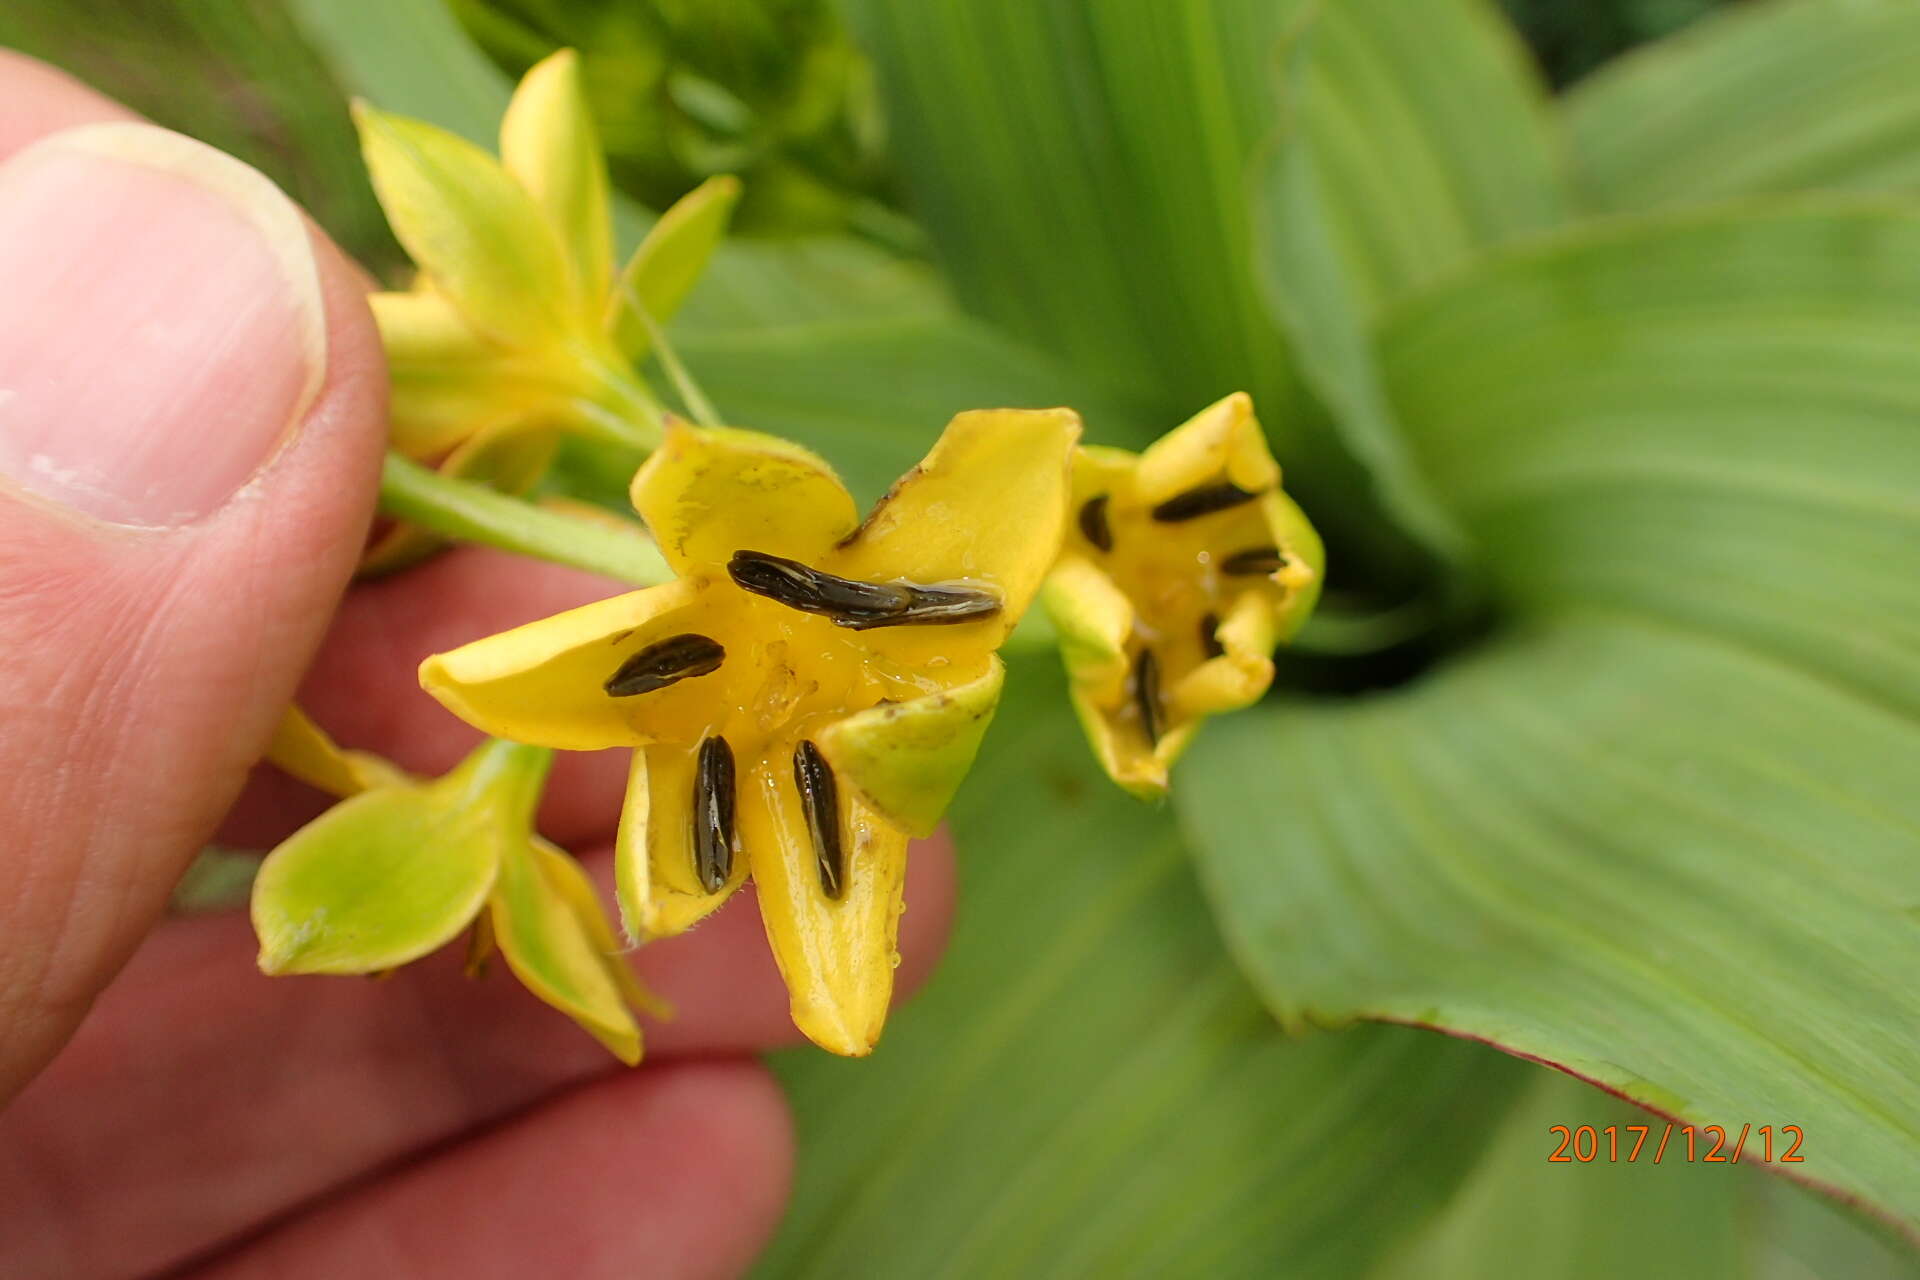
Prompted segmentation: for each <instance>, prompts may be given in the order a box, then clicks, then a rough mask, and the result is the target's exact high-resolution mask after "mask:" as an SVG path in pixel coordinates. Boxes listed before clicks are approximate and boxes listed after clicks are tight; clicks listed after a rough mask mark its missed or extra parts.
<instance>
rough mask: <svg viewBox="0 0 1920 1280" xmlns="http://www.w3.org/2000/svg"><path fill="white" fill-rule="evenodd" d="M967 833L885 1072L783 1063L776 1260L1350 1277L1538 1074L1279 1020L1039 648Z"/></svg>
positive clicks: (1442, 1193)
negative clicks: (952, 897) (792, 1131)
mask: <svg viewBox="0 0 1920 1280" xmlns="http://www.w3.org/2000/svg"><path fill="white" fill-rule="evenodd" d="M952 821H953V826H954V831H955V837H956V839H957V840H958V842H959V844H960V847H961V849H962V850H963V851H964V852H963V855H962V859H963V864H964V869H963V873H964V876H965V879H966V886H965V892H964V894H963V896H962V907H961V912H962V914H961V917H960V921H959V924H958V932H957V934H956V936H955V937H954V940H953V944H952V946H951V948H950V950H949V952H948V954H947V956H946V958H945V960H944V961H943V962H942V968H941V970H940V972H939V974H938V976H936V977H935V979H934V980H933V982H932V983H931V985H930V986H929V987H928V988H927V989H926V990H925V991H924V992H923V993H922V994H920V995H919V996H917V997H916V998H915V1000H914V1001H913V1002H912V1003H911V1004H910V1005H908V1006H907V1007H906V1008H904V1009H902V1010H900V1011H899V1012H897V1013H896V1014H895V1016H894V1019H893V1021H892V1022H891V1024H890V1025H889V1026H888V1028H887V1033H886V1036H885V1037H884V1038H883V1039H882V1041H881V1043H880V1046H879V1048H878V1050H876V1052H875V1055H874V1057H873V1058H872V1059H870V1060H869V1061H867V1062H865V1063H861V1064H858V1065H854V1064H850V1063H843V1062H840V1061H837V1060H833V1059H829V1058H826V1057H824V1056H822V1055H819V1054H813V1053H800V1054H787V1055H783V1056H782V1057H781V1058H779V1059H778V1060H777V1066H778V1068H779V1070H780V1072H781V1075H782V1076H783V1078H784V1079H785V1081H786V1083H787V1085H788V1088H789V1090H790V1092H791V1094H792V1097H793V1103H794V1111H795V1115H796V1117H797V1119H798V1122H799V1124H800V1152H801V1157H800V1158H801V1164H800V1168H799V1170H798V1174H797V1177H796V1181H795V1197H796V1198H795V1202H794V1205H793V1208H792V1211H791V1212H790V1213H789V1215H788V1218H787V1220H786V1223H785V1226H784V1228H783V1230H782V1233H781V1235H780V1236H779V1238H778V1239H777V1240H776V1241H775V1243H774V1245H773V1247H772V1249H771V1251H770V1253H769V1254H768V1256H767V1258H766V1259H765V1261H764V1263H763V1264H762V1267H761V1272H760V1273H761V1274H762V1275H764V1276H768V1277H773V1276H778V1277H797V1276H822V1277H827V1276H832V1277H840V1276H849V1275H871V1276H915V1277H926V1278H929V1280H931V1278H933V1277H972V1276H987V1275H1007V1276H1020V1277H1022V1278H1023V1280H1043V1278H1044V1277H1054V1276H1057V1277H1061V1278H1062V1280H1066V1278H1068V1277H1074V1278H1077V1277H1082V1276H1102V1277H1135V1276H1138V1277H1147V1276H1167V1275H1195V1276H1200V1275H1204V1276H1213V1277H1248V1278H1249V1280H1251V1278H1254V1277H1271V1276H1276V1275H1284V1276H1288V1277H1321V1276H1324V1277H1329V1280H1332V1278H1335V1277H1338V1278H1340V1280H1346V1278H1348V1277H1352V1276H1355V1275H1358V1274H1361V1273H1363V1271H1364V1270H1365V1268H1366V1266H1367V1265H1368V1263H1369V1262H1370V1261H1371V1260H1372V1259H1374V1258H1376V1257H1378V1256H1379V1255H1380V1254H1382V1253H1383V1252H1384V1251H1385V1250H1386V1249H1387V1248H1388V1247H1390V1246H1391V1244H1392V1243H1393V1242H1394V1241H1396V1240H1397V1239H1399V1238H1401V1237H1402V1236H1403V1235H1404V1234H1405V1233H1406V1232H1407V1231H1409V1230H1410V1229H1412V1228H1413V1227H1414V1226H1415V1225H1417V1224H1419V1223H1420V1222H1422V1221H1424V1220H1425V1218H1426V1217H1427V1216H1428V1215H1429V1214H1430V1213H1432V1212H1433V1211H1434V1210H1435V1209H1436V1208H1437V1207H1438V1206H1439V1205H1440V1204H1441V1203H1442V1202H1443V1201H1444V1200H1445V1198H1446V1196H1447V1195H1448V1194H1449V1193H1450V1191H1451V1189H1452V1187H1453V1186H1454V1184H1455V1182H1456V1180H1457V1179H1458V1178H1459V1177H1460V1176H1461V1175H1462V1174H1463V1173H1464V1172H1465V1170H1466V1169H1467V1168H1468V1167H1470V1165H1471V1163H1472V1161H1473V1159H1474V1156H1475V1154H1476V1152H1477V1151H1478V1150H1479V1148H1480V1147H1481V1145H1482V1143H1483V1141H1484V1139H1485V1137H1486V1135H1487V1134H1488V1132H1489V1130H1490V1127H1491V1126H1492V1125H1493V1123H1494V1122H1495V1121H1496V1120H1497V1118H1498V1117H1499V1116H1500V1115H1501V1114H1503V1112H1504V1110H1505V1107H1506V1104H1507V1102H1508V1100H1509V1099H1510V1098H1511V1097H1512V1095H1513V1091H1514V1089H1515V1087H1516V1085H1517V1084H1518V1082H1519V1081H1520V1080H1521V1079H1523V1078H1524V1076H1525V1075H1526V1074H1528V1073H1530V1072H1531V1071H1532V1070H1533V1069H1532V1068H1528V1067H1525V1066H1523V1065H1521V1064H1518V1063H1515V1062H1512V1061H1509V1060H1504V1059H1502V1058H1500V1057H1499V1056H1497V1055H1494V1054H1492V1053H1490V1052H1489V1051H1487V1050H1485V1049H1483V1048H1481V1047H1479V1046H1476V1045H1470V1044H1462V1043H1457V1042H1450V1041H1447V1040H1445V1039H1442V1038H1440V1037H1437V1036H1428V1035H1424V1034H1422V1033H1418V1032H1413V1031H1408V1030H1404V1029H1398V1028H1361V1029H1358V1030H1354V1031H1349V1032H1340V1033H1324V1034H1318V1035H1313V1036H1310V1037H1307V1038H1304V1039H1298V1040H1296V1039H1292V1038H1290V1037H1288V1036H1287V1035H1285V1034H1284V1033H1282V1032H1281V1031H1280V1030H1279V1029H1278V1028H1277V1027H1275V1025H1274V1024H1273V1022H1272V1021H1271V1019H1270V1018H1269V1017H1268V1016H1267V1014H1266V1012H1265V1011H1264V1010H1263V1009H1261V1008H1260V1005H1259V1003H1258V1001H1257V1000H1256V999H1255V998H1254V996H1253V994H1252V992H1251V991H1250V990H1249V988H1248V987H1247V985H1246V983H1245V981H1244V980H1243V979H1242V978H1241V977H1240V976H1239V974H1238V973H1237V972H1236V971H1235V969H1234V967H1233V965H1232V963H1231V961H1230V960H1228V958H1227V956H1226V954H1225V953H1224V952H1223V951H1222V949H1221V947H1220V943H1219V939H1218V937H1217V935H1216V934H1215V932H1214V929H1213V926H1212V924H1211V923H1210V921H1209V920H1208V918H1207V912H1206V908H1205V906H1204V904H1203V902H1202V901H1201V899H1200V896H1199V894H1198V892H1197V890H1196V888H1195V885H1194V882H1193V878H1192V872H1191V870H1190V869H1189V865H1188V861H1187V856H1186V854H1185V852H1184V850H1183V849H1182V848H1181V846H1180V843H1179V841H1178V839H1177V838H1176V836H1175V834H1174V832H1173V830H1172V824H1171V822H1170V820H1169V817H1168V815H1166V813H1165V812H1164V811H1155V810H1153V809H1150V808H1146V807H1143V806H1141V805H1139V804H1138V803H1137V802H1135V801H1133V800H1131V799H1129V798H1127V797H1126V796H1124V795H1122V794H1121V793H1120V792H1118V791H1117V790H1115V789H1114V788H1112V787H1111V786H1110V785H1109V784H1108V783H1107V782H1106V781H1105V779H1104V778H1102V777H1101V776H1100V775H1099V773H1098V770H1097V769H1096V768H1095V767H1094V765H1093V764H1092V762H1091V760H1090V759H1089V757H1088V756H1087V753H1086V750H1085V748H1084V746H1083V745H1082V744H1081V742H1080V740H1079V729H1078V727H1077V726H1076V725H1075V724H1074V722H1073V718H1072V715H1071V714H1070V713H1069V712H1068V711H1067V710H1066V708H1065V702H1064V690H1063V689H1062V688H1061V680H1060V677H1059V675H1058V673H1057V672H1056V671H1054V670H1053V664H1052V663H1051V662H1049V661H1047V660H1044V659H1042V660H1039V661H1034V662H1028V663H1024V664H1020V665H1017V666H1016V667H1015V668H1014V670H1013V672H1012V674H1011V676H1010V680H1009V688H1008V690H1007V697H1006V700H1005V702H1004V704H1003V707H1002V710H1001V712H1000V715H999V717H998V719H997V720H996V722H995V724H994V727H993V729H992V731H991V733H990V735H989V742H988V747H987V750H986V752H985V753H984V755H983V757H982V760H981V763H980V766H979V767H978V768H977V769H976V770H975V772H974V775H973V776H972V777H971V778H970V779H969V780H968V782H967V785H966V787H965V788H964V789H963V790H962V793H961V797H960V800H959V802H958V803H957V806H956V808H955V810H954V812H953V815H952ZM913 909H914V904H913V902H912V900H911V899H909V900H908V903H907V910H908V912H909V913H911V912H912V911H913Z"/></svg>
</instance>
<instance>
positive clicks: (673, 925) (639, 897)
mask: <svg viewBox="0 0 1920 1280" xmlns="http://www.w3.org/2000/svg"><path fill="white" fill-rule="evenodd" d="M698 750H699V747H698V746H697V745H685V744H682V745H670V744H662V745H659V746H650V747H640V748H638V749H636V750H635V751H634V753H633V766H632V770H631V772H630V773H629V774H628V777H627V800H626V804H625V805H624V806H623V807H622V808H621V810H620V829H619V835H618V838H617V839H616V841H615V844H614V863H613V865H614V884H615V888H616V891H617V894H618V897H619V899H620V915H621V918H622V919H623V920H625V922H626V927H627V933H628V934H629V935H630V936H632V937H634V938H636V939H647V938H668V937H672V936H673V935H674V934H676V933H681V932H683V931H685V930H687V929H689V928H692V927H693V926H694V925H695V924H698V923H699V922H700V921H701V920H704V919H706V917H707V916H708V915H710V914H711V913H712V912H714V911H716V910H718V909H719V907H720V904H721V903H723V902H725V901H726V900H727V899H728V898H729V897H731V896H732V895H733V891H734V890H736V889H738V888H739V887H740V886H741V885H742V884H743V883H745V881H746V878H747V872H748V870H749V868H748V865H747V859H746V858H745V857H743V856H741V855H740V852H739V843H738V839H737V837H736V840H735V850H734V858H733V872H732V874H731V875H730V876H728V877H727V882H726V884H725V885H723V886H722V887H721V888H720V890H719V891H718V892H709V891H708V890H707V888H706V886H705V885H703V884H701V883H700V880H699V877H698V876H697V875H696V874H695V867H694V859H693V840H692V831H693V786H694V765H695V756H696V752H697V751H698ZM745 763H746V762H745V761H739V762H737V764H738V765H744V764H745ZM744 780H745V779H744V775H741V776H740V779H739V781H738V782H736V795H737V794H738V792H739V788H740V786H741V784H742V783H744Z"/></svg>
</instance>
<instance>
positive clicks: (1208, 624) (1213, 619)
mask: <svg viewBox="0 0 1920 1280" xmlns="http://www.w3.org/2000/svg"><path fill="white" fill-rule="evenodd" d="M1200 649H1201V651H1202V652H1204V653H1205V654H1206V655H1207V656H1208V657H1209V658H1218V657H1219V656H1220V655H1222V654H1224V653H1225V652H1226V651H1227V646H1225V645H1223V644H1221V643H1220V615H1219V614H1217V613H1210V614H1208V615H1207V616H1206V617H1204V618H1202V619H1200Z"/></svg>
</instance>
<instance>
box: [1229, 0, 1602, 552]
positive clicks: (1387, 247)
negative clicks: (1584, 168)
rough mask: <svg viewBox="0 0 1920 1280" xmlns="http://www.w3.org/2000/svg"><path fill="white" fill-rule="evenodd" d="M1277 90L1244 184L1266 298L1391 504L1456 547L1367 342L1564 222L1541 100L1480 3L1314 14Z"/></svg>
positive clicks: (1551, 124) (1508, 39)
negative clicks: (1458, 276) (1478, 263)
mask: <svg viewBox="0 0 1920 1280" xmlns="http://www.w3.org/2000/svg"><path fill="white" fill-rule="evenodd" d="M1274 88H1275V99H1276V103H1277V105H1278V108H1279V113H1280V115H1279V118H1280V121H1281V123H1280V126H1279V130H1278V133H1277V135H1276V137H1275V138H1274V139H1273V142H1272V144H1271V145H1270V146H1269V147H1268V149H1267V150H1266V152H1265V154H1264V155H1263V156H1262V157H1261V158H1260V160H1259V163H1258V164H1257V165H1256V167H1255V170H1254V188H1253V200H1254V227H1255V236H1256V242H1257V247H1258V253H1257V260H1258V267H1259V273H1260V279H1261V283H1262V285H1263V286H1264V290H1265V296H1266V298H1267V300H1268V302H1269V304H1270V305H1271V306H1272V308H1273V310H1274V313H1275V315H1276V316H1277V317H1278V318H1279V319H1280V321H1281V323H1282V324H1283V326H1284V327H1285V329H1286V331H1287V333H1288V335H1289V336H1290V338H1291V340H1292V343H1293V345H1294V349H1295V353H1296V358H1297V359H1298V361H1299V363H1300V367H1301V372H1302V376H1304V377H1305V378H1306V379H1307V380H1308V382H1309V383H1310V384H1311V385H1312V387H1313V389H1314V391H1315V393H1316V394H1318V395H1319V396H1320V398H1321V399H1322V400H1323V401H1324V402H1325V403H1326V405H1327V406H1328V408H1329V410H1330V411H1331V413H1332V416H1333V419H1334V421H1335V424H1336V425H1337V426H1338V428H1339V429H1340V430H1341V431H1342V433H1343V434H1344V436H1345V438H1346V440H1347V442H1348V444H1349V447H1350V448H1351V449H1352V451H1353V452H1354V454H1356V455H1357V456H1358V457H1360V458H1362V459H1364V460H1365V461H1366V463H1367V464H1368V465H1369V467H1370V468H1371V470H1372V473H1373V476H1374V478H1375V480H1376V482H1377V483H1378V484H1379V485H1380V486H1381V488H1382V490H1383V492H1384V493H1385V495H1386V497H1387V499H1388V502H1389V504H1390V505H1391V506H1392V508H1393V509H1394V510H1395V511H1396V513H1397V514H1398V515H1399V516H1400V517H1401V519H1402V520H1404V521H1405V522H1406V523H1407V524H1408V525H1409V526H1410V527H1411V528H1413V529H1414V530H1416V531H1417V532H1418V533H1419V534H1420V535H1422V536H1423V537H1424V539H1425V540H1426V541H1427V542H1428V543H1430V544H1432V545H1435V546H1438V547H1441V548H1452V549H1457V546H1456V544H1457V531H1456V530H1455V529H1454V528H1453V526H1452V525H1451V522H1450V521H1449V520H1448V519H1447V517H1446V515H1445V514H1444V513H1443V512H1442V511H1440V510H1439V509H1438V508H1436V507H1435V505H1434V503H1433V502H1432V499H1431V496H1430V495H1429V494H1427V493H1426V492H1425V490H1424V488H1423V486H1422V485H1421V484H1420V482H1419V480H1418V478H1417V477H1415V476H1414V475H1412V474H1411V473H1410V471H1409V468H1408V466H1407V461H1406V458H1405V456H1404V454H1403V452H1402V449H1401V446H1400V440H1399V430H1398V428H1397V426H1396V424H1395V422H1394V417H1393V409H1392V406H1391V405H1390V404H1388V403H1387V401H1386V399H1385V397H1384V395H1383V392H1382V388H1381V386H1380V378H1379V371H1378V369H1377V368H1376V367H1375V363H1374V357H1373V350H1372V347H1371V344H1370V341H1369V336H1368V334H1369V329H1370V327H1371V325H1372V324H1373V322H1374V321H1375V320H1376V319H1377V318H1378V317H1379V316H1381V315H1382V314H1384V312H1385V311H1386V310H1387V309H1388V308H1389V307H1391V306H1392V305H1394V304H1395V303H1397V302H1398V301H1400V300H1401V299H1402V298H1405V297H1406V296H1407V295H1409V294H1410V293H1412V292H1414V291H1415V290H1417V289H1418V288H1419V287H1420V286H1422V285H1424V284H1426V283H1428V282H1429V281H1432V280H1434V279H1436V278H1437V277H1439V276H1441V275H1444V274H1445V273H1447V272H1449V271H1452V270H1455V269H1457V268H1458V267H1459V266H1460V265H1461V264H1462V263H1464V262H1467V261H1469V260H1471V259H1472V258H1474V257H1475V256H1476V255H1478V254H1480V253H1482V252H1484V251H1485V250H1487V249H1488V248H1490V247H1492V246H1494V245H1498V244H1500V243H1502V242H1504V241H1508V240H1512V239H1515V238H1517V237H1521V236H1526V235H1529V234H1534V233H1538V232H1540V231H1543V230H1546V229H1548V228H1551V227H1553V226H1555V225H1556V224H1558V223H1559V222H1561V221H1563V220H1564V219H1565V218H1566V216H1567V214H1568V211H1569V208H1570V205H1571V196H1570V193H1569V191H1568V188H1567V184H1566V181H1565V176H1564V168H1565V165H1564V158H1563V155H1562V149H1561V143H1560V138H1559V135H1558V133H1557V130H1556V128H1555V121H1554V119H1553V117H1552V115H1551V114H1550V111H1549V108H1548V104H1547V100H1546V94H1545V91H1544V88H1543V86H1542V85H1541V84H1540V82H1539V80H1538V77H1537V74H1536V72H1535V71H1534V69H1533V67H1532V65H1531V64H1530V62H1529V60H1528V55H1527V53H1526V50H1525V49H1524V48H1523V47H1522V46H1521V44H1520V42H1519V40H1518V38H1517V37H1516V36H1515V34H1514V32H1513V31H1512V30H1511V28H1509V27H1508V26H1507V25H1506V22H1505V20H1504V19H1503V18H1502V17H1501V16H1500V13H1499V11H1498V9H1497V7H1496V6H1494V5H1493V4H1492V3H1490V0H1433V2H1432V3H1425V4H1420V5H1409V4H1406V3H1405V2H1404V0H1323V2H1322V3H1320V4H1318V5H1317V6H1315V7H1314V8H1313V9H1312V10H1311V12H1310V16H1309V17H1308V19H1307V20H1306V21H1304V22H1302V23H1301V24H1300V27H1299V28H1298V30H1297V32H1296V33H1295V35H1294V36H1293V38H1292V39H1290V40H1289V41H1288V42H1287V44H1286V45H1285V46H1284V47H1283V49H1282V52H1281V54H1280V56H1279V57H1278V58H1277V59H1276V75H1275V85H1274Z"/></svg>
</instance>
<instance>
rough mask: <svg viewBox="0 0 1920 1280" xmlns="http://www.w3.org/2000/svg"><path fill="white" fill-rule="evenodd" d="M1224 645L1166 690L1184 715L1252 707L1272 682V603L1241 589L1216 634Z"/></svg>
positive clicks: (1274, 635)
mask: <svg viewBox="0 0 1920 1280" xmlns="http://www.w3.org/2000/svg"><path fill="white" fill-rule="evenodd" d="M1214 634H1215V635H1216V636H1217V637H1218V639H1219V641H1220V647H1221V648H1222V649H1223V650H1225V652H1224V653H1222V654H1221V655H1220V656H1219V657H1217V658H1209V659H1207V660H1206V661H1205V662H1202V663H1201V664H1200V665H1199V666H1197V667H1195V668H1194V669H1193V670H1191V671H1189V672H1188V673H1187V674H1186V675H1185V676H1184V677H1183V678H1182V679H1181V680H1180V682H1179V683H1178V684H1176V685H1174V686H1173V687H1172V688H1171V689H1169V690H1168V691H1167V702H1168V705H1169V706H1170V707H1171V708H1172V709H1173V710H1174V712H1175V714H1177V715H1181V716H1194V717H1198V716H1210V715H1215V714H1217V713H1219V712H1222V711H1237V710H1239V709H1240V708H1241V707H1247V706H1252V705H1253V704H1254V703H1256V702H1258V701H1259V700H1260V696H1261V695H1262V694H1264V693H1265V692H1266V691H1267V686H1268V685H1271V684H1272V683H1273V648H1274V645H1276V644H1278V643H1279V639H1280V637H1279V627H1278V620H1277V619H1276V618H1275V616H1274V607H1273V602H1272V601H1271V600H1269V599H1266V598H1265V597H1264V595H1263V593H1261V592H1258V591H1243V592H1242V593H1241V594H1240V597H1239V599H1237V600H1235V601H1234V603H1233V607H1232V608H1231V609H1229V610H1228V612H1227V616H1226V617H1225V618H1224V619H1222V620H1221V623H1220V626H1219V629H1218V630H1217V631H1215V633H1214Z"/></svg>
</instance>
